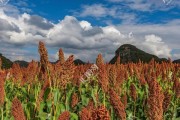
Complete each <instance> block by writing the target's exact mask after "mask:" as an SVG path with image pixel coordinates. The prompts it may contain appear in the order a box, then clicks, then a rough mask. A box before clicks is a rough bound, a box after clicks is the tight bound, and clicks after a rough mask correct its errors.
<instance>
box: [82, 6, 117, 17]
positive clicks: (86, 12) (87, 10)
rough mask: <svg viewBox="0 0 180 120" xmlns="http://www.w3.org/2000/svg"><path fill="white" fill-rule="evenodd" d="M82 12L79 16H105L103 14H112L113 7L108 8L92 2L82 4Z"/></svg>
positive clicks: (113, 13)
mask: <svg viewBox="0 0 180 120" xmlns="http://www.w3.org/2000/svg"><path fill="white" fill-rule="evenodd" d="M82 9H83V10H82V12H81V13H80V15H79V16H81V17H86V16H94V17H105V16H108V15H110V16H114V15H115V13H116V12H115V9H111V10H110V9H108V8H106V7H105V6H104V5H102V4H93V5H84V6H83V7H82Z"/></svg>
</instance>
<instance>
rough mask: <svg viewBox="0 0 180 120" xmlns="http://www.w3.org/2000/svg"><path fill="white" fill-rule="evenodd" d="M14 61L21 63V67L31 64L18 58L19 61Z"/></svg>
mask: <svg viewBox="0 0 180 120" xmlns="http://www.w3.org/2000/svg"><path fill="white" fill-rule="evenodd" d="M13 63H17V64H19V66H20V67H27V66H28V64H29V63H28V62H26V61H23V60H17V61H14V62H13Z"/></svg>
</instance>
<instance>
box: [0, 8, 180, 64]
mask: <svg viewBox="0 0 180 120" xmlns="http://www.w3.org/2000/svg"><path fill="white" fill-rule="evenodd" d="M0 13H1V15H0V22H2V21H1V19H2V20H3V23H4V21H6V23H7V26H9V27H6V26H4V27H2V28H1V27H0V33H1V34H0V42H1V45H0V47H1V48H2V49H7V48H6V47H7V46H6V45H8V46H13V48H16V50H17V49H18V47H19V46H24V47H21V48H22V49H24V50H26V46H33V45H34V44H36V46H37V43H38V41H39V40H43V41H44V42H46V44H47V46H48V48H51V49H53V50H55V49H56V50H58V48H60V47H62V48H64V50H65V53H66V54H68V55H69V54H75V56H76V57H77V58H81V59H83V60H84V61H88V60H90V61H94V60H95V58H96V56H97V55H98V53H103V55H104V57H105V59H106V60H107V61H109V60H110V59H111V57H112V56H113V55H114V52H115V50H116V49H117V48H118V47H119V46H120V45H122V44H125V43H131V44H135V45H137V46H138V47H140V48H143V50H146V52H150V53H153V54H156V55H158V56H164V57H169V56H170V52H171V49H170V48H169V46H168V45H167V41H166V39H165V40H164V38H163V37H161V36H172V35H175V36H172V40H173V41H175V43H176V42H177V43H179V41H177V38H178V37H179V33H178V32H177V28H179V25H177V24H179V20H177V21H174V22H172V23H168V24H166V25H164V26H163V25H147V26H146V25H144V26H143V25H121V26H119V27H115V26H105V27H100V26H99V27H98V26H92V25H91V23H89V22H88V21H84V20H83V21H78V20H77V19H76V18H75V17H73V16H66V17H65V18H64V19H63V20H61V21H59V22H58V23H57V24H55V23H52V22H50V21H48V20H46V19H45V18H42V17H40V16H32V15H30V14H27V13H23V14H18V15H16V17H15V16H10V15H7V14H6V13H5V12H4V11H3V10H2V9H0ZM32 18H36V20H37V23H39V24H36V23H34V22H33V21H31V19H32ZM0 24H1V23H0ZM40 25H42V26H40ZM11 26H16V27H14V29H15V28H16V29H17V30H12V29H10V28H11ZM44 26H46V27H44ZM7 28H8V29H7ZM168 29H169V31H168V32H167V30H168ZM123 32H124V33H123ZM129 33H131V34H132V33H134V37H129ZM158 33H161V34H160V35H158ZM138 34H139V35H138ZM131 36H132V35H131ZM171 44H173V42H171ZM28 50H31V49H30V48H28ZM14 52H15V54H8V53H7V52H6V54H7V55H9V57H11V58H12V56H13V57H14V58H17V59H19V58H21V59H22V58H26V57H27V56H28V55H29V54H30V53H29V52H27V54H18V51H14ZM9 53H10V51H9ZM37 54H38V53H37ZM37 54H36V57H37ZM55 54H56V53H55V52H54V55H53V53H52V52H50V57H52V58H51V59H54V58H56V57H55ZM21 55H22V57H20V56H21ZM29 56H33V55H29ZM26 59H27V58H26ZM28 59H29V57H28ZM32 59H34V58H32Z"/></svg>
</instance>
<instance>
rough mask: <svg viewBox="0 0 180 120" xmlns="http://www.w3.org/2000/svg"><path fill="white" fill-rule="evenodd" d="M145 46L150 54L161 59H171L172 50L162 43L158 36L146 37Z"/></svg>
mask: <svg viewBox="0 0 180 120" xmlns="http://www.w3.org/2000/svg"><path fill="white" fill-rule="evenodd" d="M142 44H143V46H144V47H145V48H146V49H147V51H149V52H150V53H152V54H154V55H157V56H160V57H171V54H170V53H171V49H170V48H169V47H168V46H167V45H166V44H165V43H164V42H163V41H162V38H160V37H159V36H156V35H153V34H152V35H146V36H145V41H144V42H143V43H142Z"/></svg>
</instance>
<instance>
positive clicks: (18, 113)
mask: <svg viewBox="0 0 180 120" xmlns="http://www.w3.org/2000/svg"><path fill="white" fill-rule="evenodd" d="M11 112H12V115H13V117H14V119H15V120H26V117H25V115H24V110H23V107H22V105H21V102H20V101H19V100H18V99H17V98H14V99H13V101H12V108H11Z"/></svg>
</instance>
